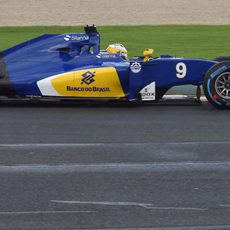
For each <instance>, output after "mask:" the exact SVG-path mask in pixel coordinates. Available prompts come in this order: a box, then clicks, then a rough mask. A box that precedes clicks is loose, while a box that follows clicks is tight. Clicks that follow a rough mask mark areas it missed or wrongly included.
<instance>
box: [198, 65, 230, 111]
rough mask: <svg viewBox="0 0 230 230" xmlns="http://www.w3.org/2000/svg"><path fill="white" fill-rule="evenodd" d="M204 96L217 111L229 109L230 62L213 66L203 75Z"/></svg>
mask: <svg viewBox="0 0 230 230" xmlns="http://www.w3.org/2000/svg"><path fill="white" fill-rule="evenodd" d="M203 88H204V94H205V96H206V98H207V100H208V101H209V102H210V103H211V104H212V105H214V106H215V107H217V108H219V109H225V108H230V62H229V61H227V62H220V63H218V64H216V65H214V66H213V67H212V68H211V69H210V70H208V72H207V73H206V75H205V79H204V83H203Z"/></svg>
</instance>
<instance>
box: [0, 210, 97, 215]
mask: <svg viewBox="0 0 230 230" xmlns="http://www.w3.org/2000/svg"><path fill="white" fill-rule="evenodd" d="M94 212H97V211H25V212H23V211H22V212H20V211H19V212H0V215H28V214H35V215H37V214H66V213H67V214H68V213H94Z"/></svg>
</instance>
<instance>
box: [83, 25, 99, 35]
mask: <svg viewBox="0 0 230 230" xmlns="http://www.w3.org/2000/svg"><path fill="white" fill-rule="evenodd" d="M84 29H85V33H86V34H94V33H97V27H96V26H95V25H94V24H93V25H92V26H89V25H87V26H85V27H84Z"/></svg>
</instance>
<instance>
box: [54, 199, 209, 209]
mask: <svg viewBox="0 0 230 230" xmlns="http://www.w3.org/2000/svg"><path fill="white" fill-rule="evenodd" d="M51 202H54V203H60V204H80V205H81V204H85V205H101V206H137V207H141V208H146V209H162V210H188V211H189V210H191V211H207V210H208V209H206V208H194V207H158V206H154V205H153V204H151V203H137V202H110V201H77V200H76V201H74V200H72V201H71V200H70V201H68V200H51Z"/></svg>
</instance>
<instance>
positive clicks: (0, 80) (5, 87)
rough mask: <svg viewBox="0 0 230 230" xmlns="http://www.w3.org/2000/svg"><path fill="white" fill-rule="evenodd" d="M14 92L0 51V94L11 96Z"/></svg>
mask: <svg viewBox="0 0 230 230" xmlns="http://www.w3.org/2000/svg"><path fill="white" fill-rule="evenodd" d="M15 94H16V92H15V90H14V88H13V86H12V83H11V81H10V76H9V74H8V72H7V67H6V63H5V62H4V58H3V55H2V53H0V95H1V96H13V95H15Z"/></svg>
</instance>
